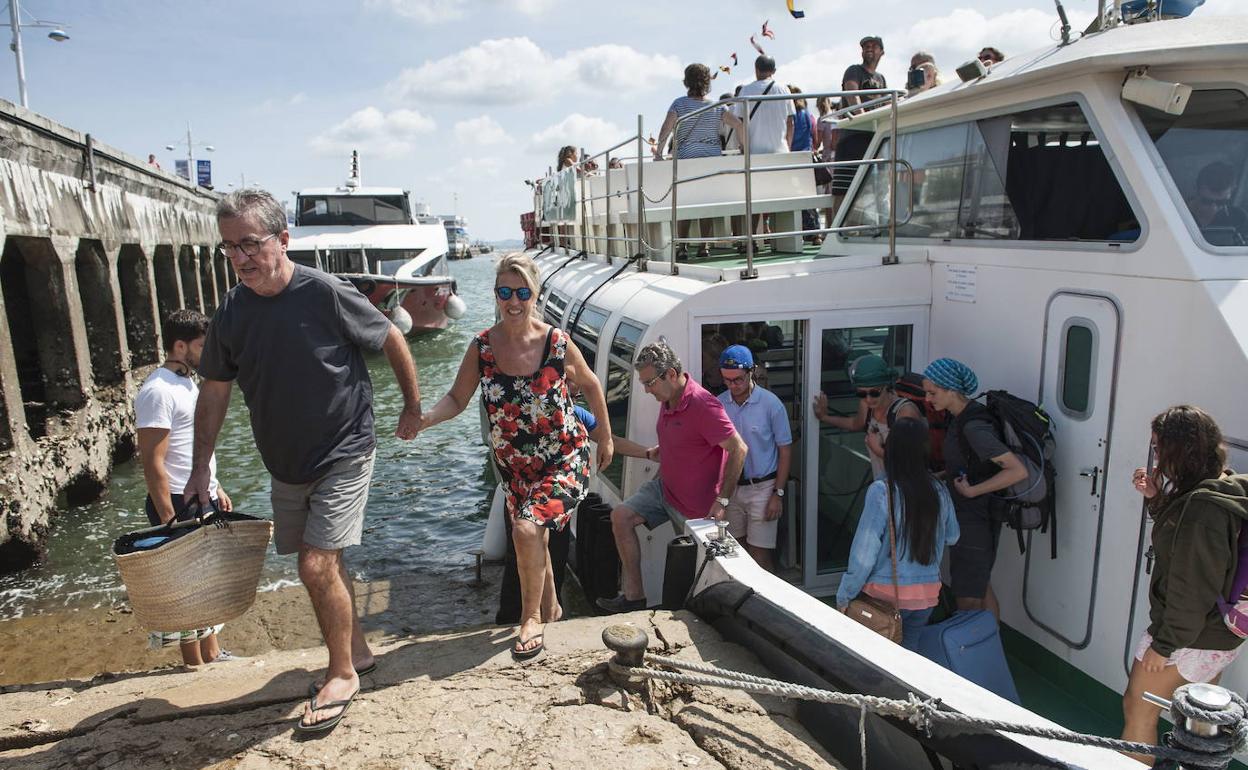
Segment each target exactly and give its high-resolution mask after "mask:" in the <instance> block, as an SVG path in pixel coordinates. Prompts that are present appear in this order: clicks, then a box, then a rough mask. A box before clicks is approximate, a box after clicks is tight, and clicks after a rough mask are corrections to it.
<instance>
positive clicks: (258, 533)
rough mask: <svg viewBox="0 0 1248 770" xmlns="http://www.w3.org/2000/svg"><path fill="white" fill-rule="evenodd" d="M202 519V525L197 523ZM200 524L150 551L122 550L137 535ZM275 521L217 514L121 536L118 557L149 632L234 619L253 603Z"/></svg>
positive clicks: (115, 548)
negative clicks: (208, 517)
mask: <svg viewBox="0 0 1248 770" xmlns="http://www.w3.org/2000/svg"><path fill="white" fill-rule="evenodd" d="M199 524H202V526H196V525H199ZM188 526H194V527H195V529H194V530H193V531H191V532H188V533H186V534H182V535H180V536H179V537H177V539H175V540H171V541H170V542H167V543H165V544H163V545H160V546H158V547H157V548H153V549H151V550H147V551H136V552H133V553H125V554H120V555H119V554H118V553H117V551H118V550H120V549H119V547H118V546H120V545H122V544H123V542H125V541H127V540H128V541H129V542H133V541H134V540H135V539H137V538H136V536H150V535H159V534H169V533H171V532H173V530H174V529H175V528H181V527H188ZM272 532H273V523H272V522H271V521H267V520H264V519H257V518H254V517H251V516H245V515H243V514H217V516H215V517H213V518H212V519H211V520H208V521H207V522H206V523H205V522H203V521H201V520H199V519H196V520H195V521H192V522H179V523H176V524H172V525H166V526H163V527H154V528H152V529H150V530H144V531H142V532H133V533H130V534H128V535H124V536H122V537H121V538H118V539H117V541H116V542H114V544H113V560H114V561H116V562H117V569H118V570H119V571H120V572H121V580H122V582H123V583H125V584H126V592H127V593H128V594H129V596H130V606H131V607H132V608H133V609H134V617H135V619H136V620H137V621H138V623H139V625H140V626H142V627H143V628H145V629H147V630H149V631H182V630H186V629H192V628H206V627H208V626H215V625H217V624H218V623H225V622H227V621H230V620H233V619H235V618H237V617H239V616H241V615H242V614H243V613H245V612H247V610H249V609H250V608H251V605H252V604H253V603H254V602H255V600H256V588H257V587H258V586H259V584H260V571H261V569H262V568H263V566H264V555H265V552H266V551H267V550H268V548H269V537H270V535H271V534H272Z"/></svg>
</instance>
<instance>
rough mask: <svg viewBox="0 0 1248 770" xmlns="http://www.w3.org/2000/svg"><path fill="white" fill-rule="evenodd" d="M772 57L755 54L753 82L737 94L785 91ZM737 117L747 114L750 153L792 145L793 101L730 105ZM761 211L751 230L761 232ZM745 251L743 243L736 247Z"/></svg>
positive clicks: (767, 93) (778, 150) (775, 150)
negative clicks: (775, 77)
mask: <svg viewBox="0 0 1248 770" xmlns="http://www.w3.org/2000/svg"><path fill="white" fill-rule="evenodd" d="M775 74H776V60H775V59H773V58H771V57H770V56H766V55H763V56H759V57H758V58H757V59H755V60H754V77H755V78H756V80H755V81H754V82H753V83H747V84H746V85H744V86H742V87H741V93H740V95H741V96H775V95H777V94H787V93H788V92H789V89H788V88H785V86H784V85H783V84H782V83H777V82H776V81H775V80H774V79H773V77H774V76H775ZM732 109H733V111H734V112H735V113H736V115H737V117H738V118H742V119H744V118H745V116H746V114H747V113H748V114H749V122H748V124H747V125H748V127H749V132H750V135H749V136H748V137H746V141H747V142H748V143H749V148H750V153H751V154H753V155H769V154H773V153H777V152H788V151H789V148H790V147H791V146H792V144H793V125H794V124H793V116H794V115H795V114H796V112H797V108H796V107H794V106H793V101H792V100H790V99H784V100H779V101H774V102H740V103H738V104H734V105H733V107H732ZM763 216H764V215H763V214H757V215H755V217H754V232H755V233H759V232H763V228H762V222H763ZM739 250H740V251H745V244H744V243H742V244H741V246H740V247H739Z"/></svg>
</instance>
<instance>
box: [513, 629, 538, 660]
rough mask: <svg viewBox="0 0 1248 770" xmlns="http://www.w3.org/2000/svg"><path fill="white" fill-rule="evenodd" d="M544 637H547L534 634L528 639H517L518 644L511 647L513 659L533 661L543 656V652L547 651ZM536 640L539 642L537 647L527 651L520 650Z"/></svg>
mask: <svg viewBox="0 0 1248 770" xmlns="http://www.w3.org/2000/svg"><path fill="white" fill-rule="evenodd" d="M544 636H545V635H544V634H534V635H533V636H530V637H529V638H528V639H519V638H517V639H516V643H515V644H513V645H512V646H511V657H513V658H515V659H516V660H531V659H533V658H536V657H537V656H538V655H541V654H542V650H544V649H546V644H545V641H546V640H545V639H544V638H543V637H544ZM534 639H537V640H538V642H537V646H536V647H531V648H529V649H527V650H521V649H520V647H521V646H522V645H525V644H528V643H529V642H531V641H533V640H534Z"/></svg>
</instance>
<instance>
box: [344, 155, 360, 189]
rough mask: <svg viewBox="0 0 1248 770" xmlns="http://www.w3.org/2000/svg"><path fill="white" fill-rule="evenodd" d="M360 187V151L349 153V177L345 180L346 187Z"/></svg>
mask: <svg viewBox="0 0 1248 770" xmlns="http://www.w3.org/2000/svg"><path fill="white" fill-rule="evenodd" d="M359 186H360V151H359V150H352V151H351V176H350V177H348V178H347V187H351V188H356V187H359Z"/></svg>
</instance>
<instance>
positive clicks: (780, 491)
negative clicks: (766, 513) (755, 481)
mask: <svg viewBox="0 0 1248 770" xmlns="http://www.w3.org/2000/svg"><path fill="white" fill-rule="evenodd" d="M771 491H772V492H774V493H775V495H776V497H784V487H776V488H775V489H773V490H771Z"/></svg>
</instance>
